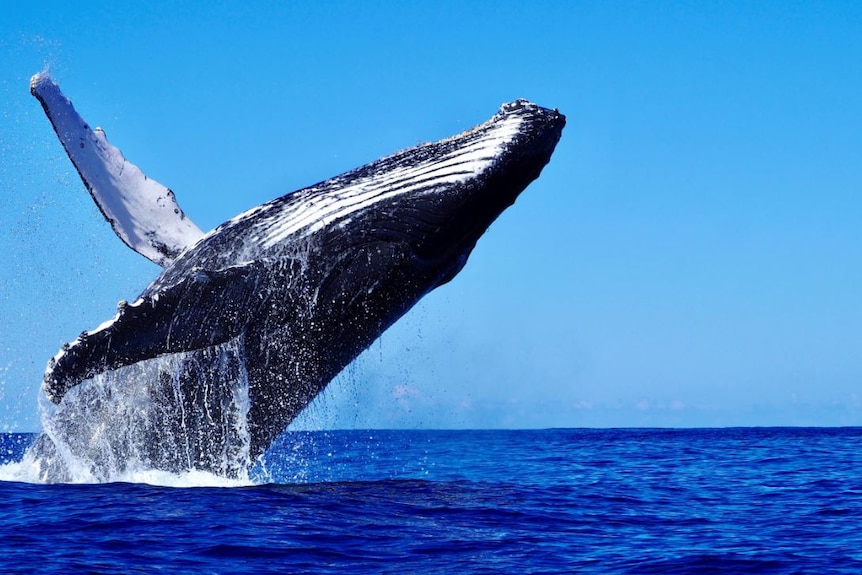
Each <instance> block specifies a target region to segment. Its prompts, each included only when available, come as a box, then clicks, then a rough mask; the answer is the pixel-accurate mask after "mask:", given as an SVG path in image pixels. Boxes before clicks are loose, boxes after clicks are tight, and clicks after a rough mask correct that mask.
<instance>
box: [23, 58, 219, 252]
mask: <svg viewBox="0 0 862 575" xmlns="http://www.w3.org/2000/svg"><path fill="white" fill-rule="evenodd" d="M30 92H31V93H32V94H33V95H34V96H35V97H36V98H37V99H38V100H39V102H40V103H41V104H42V108H44V110H45V114H46V115H47V116H48V119H49V120H50V121H51V125H52V126H53V127H54V131H55V132H56V133H57V137H58V138H59V139H60V142H62V144H63V147H64V148H65V150H66V153H67V154H68V156H69V159H70V160H72V163H73V164H74V165H75V168H76V169H77V170H78V173H79V174H80V175H81V179H82V180H83V181H84V185H85V186H86V187H87V190H89V192H90V195H91V196H92V197H93V200H95V202H96V205H97V206H99V210H101V212H102V214H103V215H104V216H105V219H106V220H108V222H109V223H110V224H111V227H112V228H113V229H114V232H116V234H117V235H118V236H119V237H120V239H121V240H123V242H124V243H125V244H126V245H128V246H129V247H130V248H132V249H133V250H135V251H136V252H138V253H139V254H141V255H142V256H144V257H145V258H147V259H149V260H151V261H153V262H155V263H157V264H158V265H160V266H162V267H165V266H167V265H169V264H170V263H171V262H172V261H173V260H174V259H176V258H177V256H179V255H180V254H181V253H182V252H184V251H185V250H186V249H187V248H189V247H191V246H192V245H193V244H194V243H195V242H197V241H198V240H199V239H200V238H202V237H203V235H204V233H203V232H202V231H201V230H200V228H198V227H197V226H196V225H195V224H194V222H192V221H191V220H190V219H189V218H187V217H186V215H185V213H183V210H182V209H180V207H179V205H178V204H177V201H176V199H175V198H174V193H173V192H172V191H171V190H169V189H168V188H166V187H165V186H163V185H162V184H160V183H158V182H157V181H155V180H152V179H150V178H148V177H147V176H146V175H144V173H143V172H141V170H140V169H139V168H138V167H137V166H135V165H134V164H132V163H130V162H129V161H127V160H126V159H125V158H124V157H123V153H122V152H121V151H120V150H119V149H118V148H116V147H114V146H112V145H111V144H109V143H108V140H107V139H106V138H105V133H104V131H102V130H101V129H100V128H96V129H91V128H90V126H89V124H87V122H85V121H84V119H83V118H82V117H81V116H80V115H79V114H78V112H76V111H75V108H74V107H73V106H72V102H71V101H69V99H68V98H66V97H65V96H64V95H63V93H62V92H61V91H60V87H59V86H57V84H56V83H54V82H53V81H52V80H51V78H50V77H49V76H48V75H47V74H44V73H40V74H36V75H35V76H33V78H32V79H31V80H30Z"/></svg>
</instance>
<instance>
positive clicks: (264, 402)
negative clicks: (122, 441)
mask: <svg viewBox="0 0 862 575" xmlns="http://www.w3.org/2000/svg"><path fill="white" fill-rule="evenodd" d="M31 92H32V94H33V95H34V96H35V97H36V98H37V99H38V100H39V101H40V103H41V104H42V107H43V109H44V110H45V112H46V114H47V116H48V119H49V120H50V122H51V124H52V126H53V127H54V130H55V131H56V133H57V136H58V138H59V139H60V141H61V142H62V144H63V146H64V148H65V150H66V152H67V154H68V156H69V158H70V159H71V161H72V163H73V164H74V165H75V167H76V169H77V170H78V172H79V174H80V176H81V179H82V180H83V182H84V185H85V186H86V188H87V190H88V191H89V192H90V194H91V195H92V197H93V199H94V200H95V202H96V204H97V205H98V206H99V209H100V210H101V212H102V214H103V215H104V216H105V218H106V219H107V220H108V221H109V223H110V224H111V226H112V228H113V229H114V231H115V232H116V233H117V235H118V236H119V237H120V238H121V239H122V240H123V242H125V243H126V244H127V245H128V246H129V247H131V248H132V249H133V250H135V251H137V252H138V253H140V254H141V255H143V256H145V257H147V258H148V259H150V260H152V261H153V262H155V263H157V264H159V265H160V266H162V267H163V270H162V272H161V273H160V274H159V275H158V277H156V278H155V280H153V281H152V283H151V284H150V285H149V286H148V287H146V288H145V289H144V290H143V292H142V293H141V294H140V296H139V297H138V298H137V299H135V300H133V301H130V302H120V305H119V306H118V310H117V313H116V315H115V316H114V317H113V318H111V319H109V320H107V321H105V322H104V323H102V324H101V325H100V326H98V327H97V328H95V329H92V330H89V331H85V332H83V333H81V334H80V336H78V337H77V338H76V339H74V341H71V342H70V343H68V344H65V345H64V346H63V348H62V349H61V350H60V351H59V352H58V353H57V354H56V355H55V356H54V357H53V358H52V359H51V360H50V361H49V362H48V365H47V368H46V371H45V375H44V380H43V383H42V391H43V392H44V396H45V397H47V399H48V400H50V402H51V403H53V404H55V405H56V406H58V407H60V408H62V407H63V404H64V403H66V401H71V400H70V397H72V396H75V395H76V394H78V395H80V394H83V393H85V390H86V388H87V386H88V385H92V381H93V380H96V379H98V378H99V377H102V376H104V375H105V374H109V373H128V376H127V377H126V378H125V379H122V378H121V379H122V382H121V384H122V385H127V386H143V387H142V388H141V389H145V390H146V393H148V394H149V395H148V397H149V398H150V401H152V402H155V403H156V404H157V407H156V408H155V409H154V411H153V413H157V414H158V417H157V418H156V419H157V420H158V421H155V422H149V423H148V424H147V429H148V430H149V431H148V433H149V435H148V439H147V442H148V445H149V452H148V456H147V457H149V459H150V463H151V464H152V465H155V466H156V467H158V468H163V469H166V470H169V471H176V470H185V469H204V470H214V471H217V472H225V470H224V469H220V468H219V469H217V468H218V465H217V464H216V463H214V461H215V460H214V458H213V457H212V455H211V452H212V451H213V443H214V442H215V443H217V444H219V445H220V446H221V447H218V446H217V448H218V449H230V448H231V447H230V446H227V447H225V444H226V443H229V442H230V441H233V440H235V438H234V437H233V435H232V434H231V433H229V432H227V431H225V428H226V424H225V423H224V422H225V421H226V419H230V420H231V422H233V423H236V422H235V419H236V418H234V417H233V416H231V417H230V418H226V416H224V414H223V413H221V412H220V411H219V410H221V411H222V412H223V411H224V410H225V409H226V408H225V405H227V404H230V403H231V401H232V400H231V397H232V398H234V399H236V397H237V396H236V392H235V384H236V381H242V382H244V385H245V386H246V388H245V392H244V393H245V395H242V396H241V397H240V400H239V403H240V404H241V408H240V411H241V413H240V416H239V418H240V419H244V422H242V423H243V425H244V426H245V427H244V429H246V430H247V437H248V439H247V445H246V446H245V447H244V453H245V455H246V457H247V461H254V460H255V459H256V458H257V457H258V456H260V455H261V454H262V453H263V452H264V451H265V450H266V449H267V447H268V446H269V445H270V444H271V443H272V441H273V440H274V439H275V438H276V437H277V436H278V435H279V434H281V433H282V432H283V431H284V430H285V428H286V427H287V426H288V425H289V424H290V422H291V421H292V420H293V419H294V418H295V417H296V416H297V415H298V414H299V413H300V411H301V410H302V409H303V408H304V407H305V406H306V405H308V403H309V402H311V401H312V400H313V399H314V398H315V396H317V395H318V394H319V393H320V392H321V390H322V389H324V387H325V386H326V385H327V384H328V383H329V382H330V380H332V379H333V378H334V377H335V376H336V375H337V374H338V373H339V372H340V371H342V369H343V368H344V367H345V366H346V365H348V364H349V363H350V362H351V361H352V360H353V359H354V358H356V357H357V355H358V354H360V353H361V352H362V351H363V350H365V349H366V348H367V347H368V346H369V345H370V344H371V343H372V342H373V341H374V340H375V339H377V338H378V337H379V336H380V335H381V333H382V332H383V331H384V330H386V329H387V328H388V327H389V326H390V325H392V324H393V323H394V322H395V321H396V320H397V319H398V318H400V317H401V316H402V315H404V314H405V313H406V312H407V311H408V310H409V309H410V308H411V307H413V305H414V304H416V302H417V301H419V299H421V298H422V297H423V296H424V295H425V294H427V293H429V292H430V291H431V290H433V289H435V288H437V287H439V286H441V285H443V284H445V283H447V282H448V281H450V280H451V279H452V278H453V277H454V276H455V275H456V274H457V273H458V272H459V271H460V270H461V269H462V267H463V266H464V265H465V263H466V261H467V258H468V256H469V255H470V253H471V251H472V249H473V248H474V246H475V245H476V242H477V241H478V240H479V238H480V237H481V236H482V235H483V233H484V232H485V231H486V230H487V228H488V227H489V226H490V225H491V223H492V222H493V221H494V220H495V219H496V218H497V217H498V216H499V215H500V214H501V213H502V212H503V210H505V209H506V208H507V207H509V206H510V205H512V204H513V203H514V201H515V199H516V198H517V197H518V195H519V194H520V193H521V192H522V191H523V190H524V189H525V188H526V187H527V186H528V185H529V184H530V183H531V182H532V181H533V180H535V179H536V178H537V177H538V176H539V174H540V173H541V171H542V169H543V167H544V166H545V165H546V164H547V163H548V162H549V160H550V158H551V154H552V153H553V151H554V148H555V146H556V144H557V142H558V140H559V138H560V136H561V133H562V129H563V127H564V125H565V117H564V116H563V115H562V114H560V113H559V112H558V111H557V110H553V109H547V108H542V107H540V106H538V105H536V104H533V103H531V102H529V101H526V100H516V101H513V102H511V103H507V104H504V105H503V106H502V107H501V108H500V109H499V111H498V112H497V113H496V114H495V115H494V116H493V117H492V118H490V119H489V120H488V121H486V122H484V123H482V124H480V125H478V126H476V127H474V128H472V129H470V130H467V131H465V132H463V133H461V134H458V135H455V136H452V137H450V138H446V139H444V140H440V141H437V142H432V143H426V144H421V145H418V146H415V147H412V148H409V149H405V150H403V151H400V152H397V153H395V154H393V155H390V156H387V157H384V158H381V159H379V160H376V161H374V162H371V163H369V164H367V165H365V166H362V167H359V168H357V169H354V170H352V171H349V172H347V173H344V174H341V175H339V176H336V177H333V178H331V179H328V180H325V181H322V182H320V183H317V184H314V185H312V186H309V187H306V188H303V189H300V190H298V191H295V192H292V193H289V194H287V195H285V196H282V197H280V198H277V199H274V200H272V201H269V202H267V203H265V204H263V205H260V206H257V207H255V208H252V209H250V210H248V211H246V212H245V213H242V214H240V215H238V216H236V217H234V218H232V219H230V220H228V221H227V222H225V223H223V224H221V225H220V226H218V227H217V228H215V229H214V230H212V231H210V232H208V233H204V232H202V231H201V230H200V229H199V228H198V227H197V226H196V225H195V224H194V223H193V222H192V221H191V219H189V218H188V217H187V216H186V215H185V213H184V212H183V211H182V209H180V207H179V205H178V204H177V202H176V198H175V196H174V194H173V192H172V191H171V190H169V189H168V188H166V187H165V186H163V185H161V184H159V183H158V182H155V181H154V180H152V179H149V178H147V177H146V176H145V175H144V174H143V172H141V171H140V170H139V169H138V168H137V167H136V166H134V165H133V164H131V163H130V162H128V161H127V160H126V159H125V158H124V157H123V155H122V153H121V152H120V151H119V150H118V149H117V148H115V147H113V146H112V145H111V144H110V143H109V142H108V141H107V138H106V136H105V134H104V131H102V130H101V129H98V128H96V129H91V128H90V126H89V125H88V124H87V122H85V121H84V120H83V119H82V118H81V117H80V115H78V113H77V112H76V111H75V109H74V107H73V106H72V104H71V102H70V101H69V100H68V99H67V98H66V97H65V96H64V95H63V94H62V92H61V91H60V89H59V87H58V86H57V84H56V83H54V82H53V81H52V80H51V79H50V78H49V77H48V76H47V75H45V74H37V75H36V76H34V77H33V79H32V80H31ZM166 358H168V359H170V361H169V362H168V364H166V363H165V361H164V360H165V359H166ZM159 360H162V361H159ZM134 368H137V371H129V370H133V369H134ZM124 370H126V371H124ZM142 380H143V382H142ZM88 382H89V383H88ZM231 390H233V391H231ZM231 394H233V395H231ZM225 398H227V399H225ZM90 404H94V402H93V401H90ZM70 418H71V417H70ZM213 422H215V423H213ZM219 422H221V423H219ZM103 427H104V426H103ZM180 428H184V429H186V431H185V432H184V438H183V439H182V441H180V442H179V443H177V442H176V441H174V443H171V441H173V440H170V439H169V437H168V435H169V434H173V435H171V437H173V436H175V435H176V434H177V433H178V432H180V431H182V430H181V429H180ZM51 440H53V441H55V442H56V441H57V438H56V437H52V438H51ZM45 441H47V439H46V440H45ZM219 442H220V443H219ZM90 443H91V442H90ZM84 444H88V442H87V441H80V442H79V445H84ZM180 444H181V445H180ZM65 449H69V450H72V451H74V450H75V449H76V448H75V447H74V446H73V447H68V446H67V447H66V448H65ZM123 449H128V446H125V447H123ZM236 472H237V471H236V470H233V473H236Z"/></svg>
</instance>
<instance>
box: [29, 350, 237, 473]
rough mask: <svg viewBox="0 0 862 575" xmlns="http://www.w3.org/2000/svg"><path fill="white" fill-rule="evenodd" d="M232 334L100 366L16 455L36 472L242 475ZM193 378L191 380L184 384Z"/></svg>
mask: <svg viewBox="0 0 862 575" xmlns="http://www.w3.org/2000/svg"><path fill="white" fill-rule="evenodd" d="M242 350H243V342H242V338H241V337H240V338H238V339H236V340H233V341H230V342H228V343H226V344H223V345H220V346H216V347H212V348H207V349H205V350H199V351H195V352H189V353H183V354H174V355H168V356H163V357H159V358H155V359H152V360H148V361H143V362H139V363H136V364H134V365H130V366H128V367H124V368H121V369H117V370H114V371H109V372H105V373H103V374H100V375H98V376H96V377H94V378H93V379H90V380H87V381H85V382H83V383H82V384H80V385H78V386H76V387H75V388H73V389H72V390H71V391H70V392H69V393H68V394H67V395H66V397H65V398H64V399H63V402H62V403H61V404H60V405H59V406H57V405H54V404H52V403H51V402H50V401H48V400H47V399H44V400H43V401H42V402H41V411H42V425H43V430H44V431H43V434H42V435H41V436H40V437H39V438H38V439H37V440H36V442H35V443H34V444H33V445H32V446H31V448H30V449H29V450H28V452H27V453H26V454H25V457H24V459H23V460H22V461H21V462H20V464H19V465H20V467H21V470H22V473H23V474H24V475H28V476H29V479H31V480H38V481H40V482H49V483H50V482H64V483H65V482H73V483H74V482H87V483H91V482H110V481H143V482H147V483H158V484H171V483H174V482H178V481H179V482H183V481H182V479H180V478H182V477H184V478H185V479H186V480H190V481H191V482H193V483H199V484H204V485H207V484H218V485H223V484H247V483H249V478H248V469H249V467H250V463H251V462H250V460H249V433H248V426H247V414H248V407H249V402H248V378H247V374H246V370H245V358H244V357H243V354H242ZM189 382H195V384H194V385H188V383H189Z"/></svg>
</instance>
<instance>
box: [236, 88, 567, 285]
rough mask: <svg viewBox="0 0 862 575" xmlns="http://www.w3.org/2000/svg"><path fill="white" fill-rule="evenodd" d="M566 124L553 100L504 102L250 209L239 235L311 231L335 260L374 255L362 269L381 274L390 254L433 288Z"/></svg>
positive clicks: (285, 239) (273, 239)
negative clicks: (447, 132) (548, 104)
mask: <svg viewBox="0 0 862 575" xmlns="http://www.w3.org/2000/svg"><path fill="white" fill-rule="evenodd" d="M564 125H565V116H563V115H562V114H560V113H559V112H558V111H557V110H551V109H547V108H542V107H540V106H537V105H535V104H532V103H530V102H528V101H526V100H517V101H514V102H512V103H509V104H505V105H503V106H502V107H501V108H500V110H499V112H498V113H497V114H495V115H494V116H493V117H492V118H491V119H490V120H488V121H487V122H485V123H483V124H480V125H479V126H476V127H475V128H473V129H471V130H468V131H466V132H463V133H461V134H458V135H456V136H453V137H450V138H447V139H445V140H441V141H438V142H433V143H428V144H422V145H419V146H416V147H414V148H410V149H407V150H404V151H401V152H398V153H396V154H393V155H391V156H388V157H385V158H382V159H380V160H378V161H376V162H373V163H371V164H368V165H366V166H363V167H361V168H358V169H356V170H353V171H351V172H347V173H345V174H343V175H341V176H337V177H335V178H332V179H331V180H327V181H325V182H321V183H320V184H317V185H315V186H311V187H309V188H305V189H303V190H300V191H298V192H294V193H293V194H291V195H288V196H285V197H284V198H280V199H279V200H275V201H274V202H272V203H271V205H268V206H263V207H262V209H261V210H260V211H259V212H255V213H250V214H249V216H250V219H254V221H255V222H256V223H254V224H252V233H249V234H246V237H251V238H253V241H254V244H255V246H256V247H258V248H263V249H275V250H278V249H288V250H292V249H295V248H296V246H298V245H304V244H305V240H304V239H303V238H306V239H307V238H311V239H312V243H313V244H314V245H315V246H324V248H325V250H326V252H327V253H328V254H331V253H332V250H333V248H335V249H336V250H337V252H338V253H339V254H340V259H341V262H340V263H339V264H338V267H339V268H340V269H343V267H344V264H345V262H354V261H355V260H357V259H368V258H371V259H374V258H378V256H379V258H378V259H380V260H381V261H380V263H379V265H377V266H376V267H374V269H371V268H370V267H369V266H368V265H365V264H363V265H362V267H363V272H362V273H363V275H364V276H366V277H379V276H380V273H381V271H382V269H381V268H382V267H383V266H385V265H389V266H390V267H391V266H392V265H393V261H394V263H397V265H399V266H401V267H404V268H407V269H404V270H403V271H404V274H405V275H406V276H409V278H411V281H419V279H418V278H423V279H422V281H423V282H424V284H425V285H424V286H423V288H422V290H421V291H423V292H427V291H430V289H433V288H434V287H437V286H438V285H441V284H442V283H445V282H447V281H449V280H450V279H452V277H453V276H454V275H455V274H456V273H457V272H458V271H459V270H460V269H461V268H462V267H463V265H464V263H465V262H466V259H467V257H468V256H469V254H470V252H471V250H472V249H473V247H474V246H475V244H476V242H477V240H478V239H479V237H480V236H481V235H482V234H483V233H484V232H485V230H486V229H487V228H488V226H489V225H490V224H491V223H492V222H493V221H494V220H495V219H496V218H497V217H498V216H499V215H500V214H501V213H502V212H503V211H504V210H505V209H506V208H507V207H509V206H510V205H512V203H513V202H514V201H515V199H516V198H517V197H518V195H519V194H520V193H521V192H522V191H523V190H524V189H525V188H526V187H527V186H528V185H529V184H530V182H532V181H533V180H534V179H536V178H537V177H538V176H539V174H540V173H541V171H542V168H543V167H544V166H545V165H546V164H547V163H548V161H549V160H550V158H551V154H552V153H553V151H554V148H555V146H556V144H557V142H558V141H559V139H560V135H561V132H562V129H563V127H564ZM240 219H241V220H242V219H244V218H240ZM237 223H240V222H237ZM255 228H256V229H255ZM381 254H383V255H381ZM393 258H394V260H393ZM383 260H386V261H385V262H384V261H383ZM369 265H370V264H369Z"/></svg>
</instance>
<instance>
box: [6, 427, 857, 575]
mask: <svg viewBox="0 0 862 575" xmlns="http://www.w3.org/2000/svg"><path fill="white" fill-rule="evenodd" d="M32 440H33V438H32V436H30V435H27V434H23V435H22V434H5V435H0V464H2V465H0V479H2V481H0V501H2V506H3V512H2V514H0V571H2V572H4V573H32V572H40V573H69V572H76V571H86V572H89V573H117V572H123V573H151V572H154V571H159V570H161V571H164V572H183V573H344V572H349V573H393V574H394V573H441V574H442V573H567V572H573V573H574V572H578V573H632V574H634V573H638V574H644V573H646V574H649V573H860V572H862V529H860V528H859V526H860V525H862V428H838V429H831V428H738V429H692V430H672V429H626V430H621V429H607V430H587V429H551V430H535V431H533V430H530V431H420V430H410V431H378V430H374V431H355V430H354V431H319V432H291V433H287V434H285V435H284V436H283V437H282V438H281V439H280V440H279V441H278V442H277V443H276V445H275V446H274V447H273V448H272V449H271V450H270V451H269V452H268V453H267V454H266V457H265V460H264V461H262V462H259V464H258V465H257V466H256V467H255V469H253V470H252V476H253V478H254V484H252V485H244V486H234V487H230V488H228V487H227V486H228V485H232V484H230V483H227V482H225V483H223V484H221V485H222V486H215V487H212V486H209V487H202V486H200V485H213V484H215V485H219V484H218V481H216V480H215V479H214V478H210V479H209V480H207V481H203V482H201V481H200V478H196V477H190V476H185V477H179V476H175V477H173V478H164V477H162V478H159V480H158V481H156V482H157V483H161V485H151V484H148V483H106V484H56V485H42V484H35V483H26V482H23V481H20V480H16V478H19V477H20V473H21V470H20V469H18V468H16V466H18V465H20V460H21V457H22V454H23V451H24V449H25V448H26V446H27V445H28V444H29V442H31V441H32Z"/></svg>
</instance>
